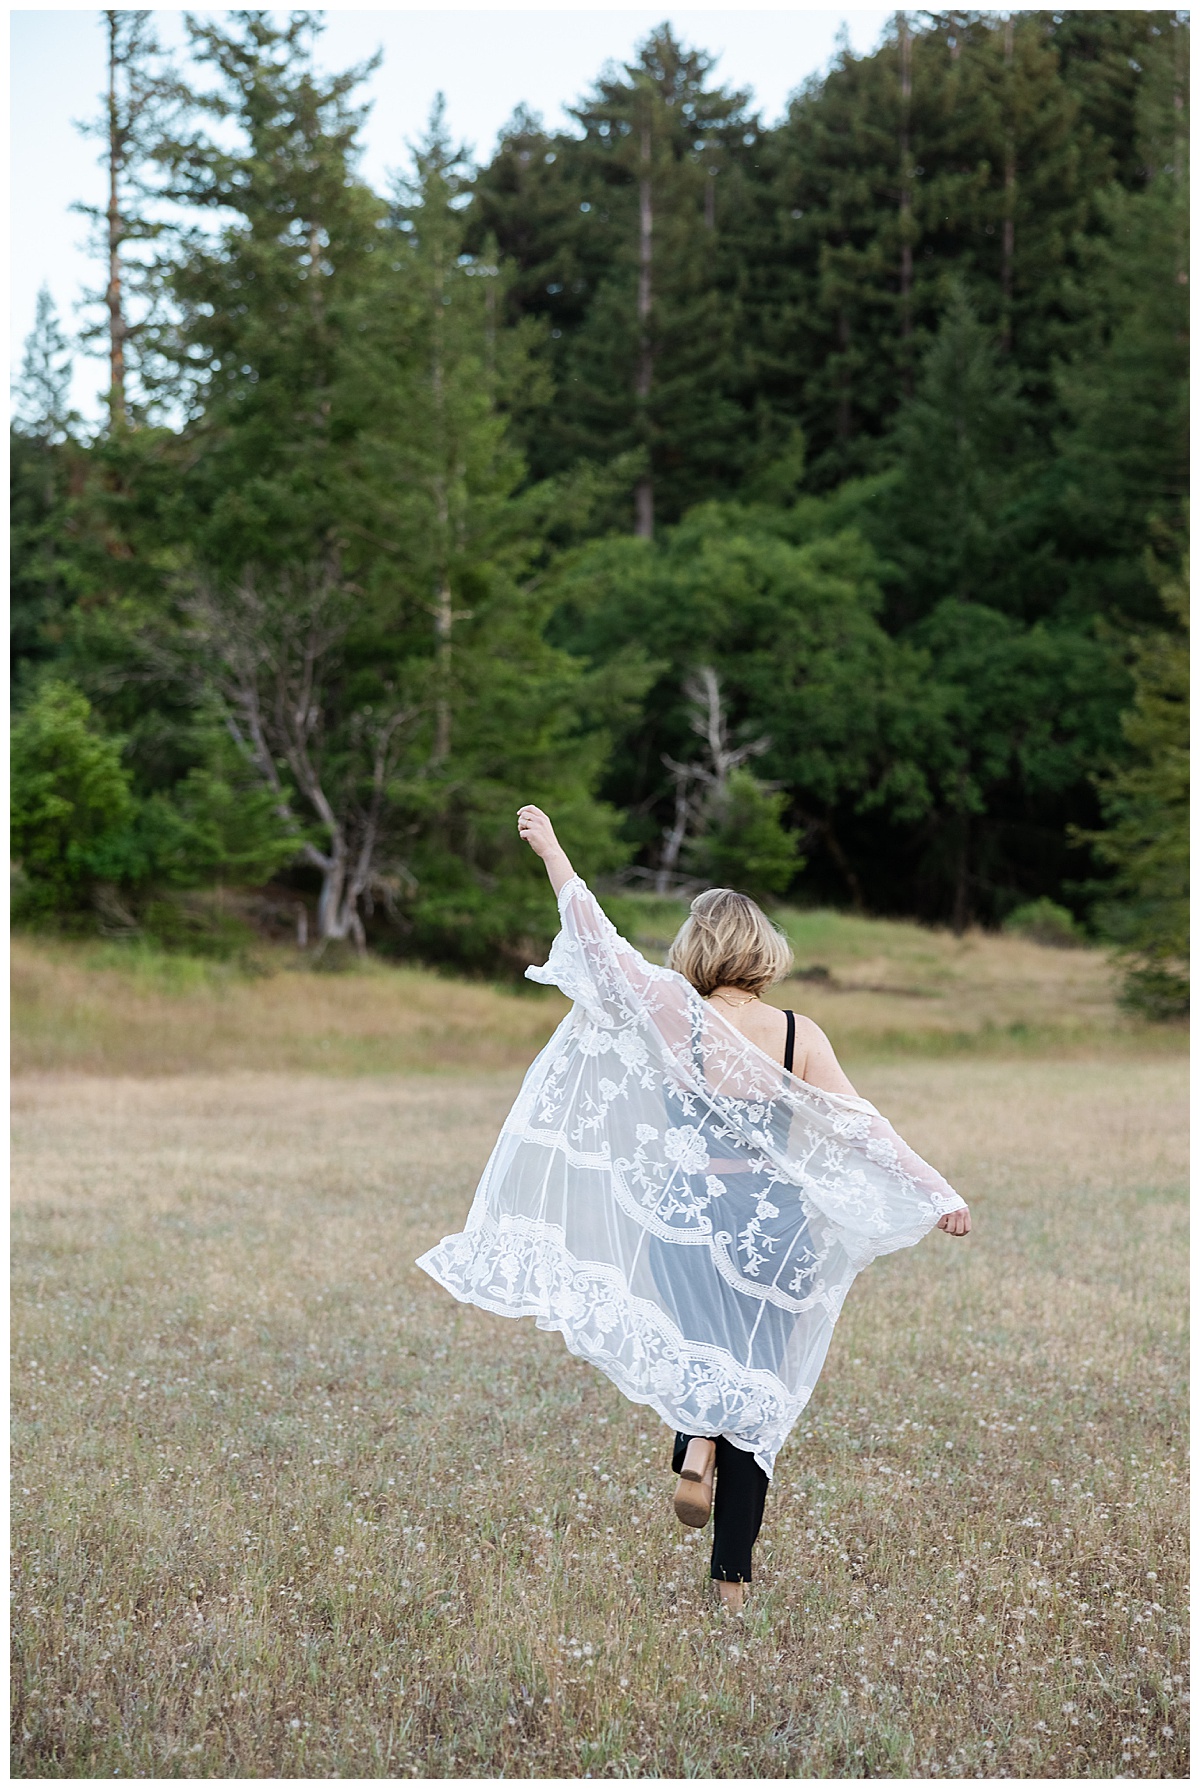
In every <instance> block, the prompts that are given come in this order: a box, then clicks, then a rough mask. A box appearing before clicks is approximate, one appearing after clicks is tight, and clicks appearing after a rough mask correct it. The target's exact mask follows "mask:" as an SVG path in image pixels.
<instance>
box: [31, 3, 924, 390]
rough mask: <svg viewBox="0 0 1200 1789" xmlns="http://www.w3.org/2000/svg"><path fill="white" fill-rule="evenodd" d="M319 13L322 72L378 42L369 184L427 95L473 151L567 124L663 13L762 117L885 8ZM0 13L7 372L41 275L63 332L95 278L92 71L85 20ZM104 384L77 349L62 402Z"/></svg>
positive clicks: (860, 42)
mask: <svg viewBox="0 0 1200 1789" xmlns="http://www.w3.org/2000/svg"><path fill="white" fill-rule="evenodd" d="M196 10H197V11H199V9H198V8H197V9H196ZM201 16H204V17H212V16H214V15H213V14H212V13H211V12H205V13H203V14H202V15H201ZM323 16H324V18H325V20H326V30H325V33H324V36H323V37H322V39H321V48H320V51H319V61H320V62H321V63H322V64H323V65H324V66H325V67H328V68H343V67H345V66H348V65H349V64H351V63H354V62H358V61H361V60H362V59H363V58H365V57H367V56H369V55H371V54H372V53H373V52H374V51H375V50H376V49H380V48H381V49H382V50H383V62H382V65H381V66H380V68H379V69H378V70H377V71H376V73H375V74H374V75H373V76H372V77H371V79H370V81H369V82H368V83H367V85H366V87H365V88H364V90H363V91H364V96H365V97H366V98H367V99H369V100H370V101H372V102H373V104H372V107H371V112H370V115H369V117H368V120H367V124H366V127H365V131H364V143H365V155H364V160H363V172H364V174H365V175H366V177H367V179H368V180H370V181H371V182H372V183H373V184H376V185H379V186H384V185H386V183H387V181H388V177H389V175H390V173H391V171H392V170H394V169H397V168H401V167H404V166H405V165H406V164H407V161H408V152H407V145H408V143H410V142H411V141H412V140H413V138H414V137H416V136H417V135H419V134H420V132H421V129H422V127H423V125H424V124H425V122H426V120H427V118H428V116H429V110H430V106H431V105H432V102H433V99H434V96H435V94H437V93H438V92H439V91H441V92H443V93H444V94H445V96H446V107H447V118H448V123H449V126H450V129H451V132H452V133H453V134H454V136H455V137H457V138H458V139H459V140H465V141H466V142H467V143H468V144H469V145H470V146H471V147H472V148H473V149H474V152H475V154H476V156H477V157H478V158H480V159H483V160H486V159H487V157H488V156H489V155H490V153H491V150H492V148H493V146H494V144H495V141H496V137H497V134H498V132H499V130H500V128H501V126H502V125H503V124H504V123H505V121H506V120H507V119H508V118H509V117H510V116H511V115H512V113H513V111H514V110H515V109H516V107H517V106H518V105H519V104H521V103H522V102H523V103H525V104H526V105H528V106H529V107H530V108H531V109H532V110H533V111H535V112H539V113H540V114H541V115H542V118H543V120H544V121H545V123H546V125H547V126H548V127H549V128H551V129H554V128H555V127H558V126H566V125H568V124H569V122H570V120H569V119H568V118H567V116H566V113H565V111H564V107H565V106H567V105H570V104H571V103H572V101H574V100H576V99H578V98H579V96H580V95H581V94H583V93H584V92H585V91H587V89H588V88H589V87H590V85H591V83H592V81H593V80H594V78H595V76H596V75H597V74H598V73H599V71H600V69H601V68H602V67H603V66H604V64H605V63H606V62H607V61H609V60H610V59H612V60H615V61H618V62H621V61H626V60H629V59H631V58H632V55H633V53H634V49H635V46H636V45H637V44H638V43H639V42H640V41H641V39H642V38H643V37H645V36H646V34H647V33H648V32H649V31H651V30H652V29H653V28H654V27H655V26H656V25H658V24H660V23H662V21H663V20H664V18H665V19H667V20H668V21H669V22H670V24H671V26H672V28H673V29H674V31H675V33H676V35H677V36H678V37H680V38H682V39H683V40H684V41H685V42H686V43H689V44H692V45H695V46H697V47H699V48H702V49H706V50H708V51H709V52H710V53H711V54H713V55H715V56H717V58H718V61H717V64H716V68H715V71H714V78H715V79H716V80H718V81H721V82H724V83H725V84H727V85H729V86H731V87H735V88H749V89H750V90H751V92H752V94H753V96H754V104H755V105H756V106H757V107H758V109H759V110H760V112H761V114H762V117H763V120H764V122H766V123H773V122H775V120H776V119H778V118H779V117H780V115H781V114H782V112H783V111H784V109H785V107H786V104H787V99H788V95H789V94H790V93H791V92H792V91H793V90H794V89H795V88H796V87H798V86H799V85H800V84H801V83H802V82H803V81H804V80H805V79H806V78H807V77H808V76H809V75H811V74H814V73H818V72H820V71H821V70H823V69H824V68H826V67H827V66H828V64H829V62H830V59H831V58H832V56H833V55H834V53H835V51H836V48H837V42H838V36H839V33H840V32H841V31H843V30H844V31H845V33H846V35H847V37H848V40H849V43H850V45H851V47H852V48H853V49H855V50H856V51H859V52H866V51H869V50H871V49H872V48H874V46H875V45H876V43H878V41H879V39H880V37H881V35H882V33H883V31H884V28H885V26H886V24H887V20H888V18H889V17H890V16H891V15H890V12H887V11H884V10H882V9H878V10H866V9H861V10H852V11H844V10H843V11H825V10H819V9H815V8H814V9H804V8H796V7H784V6H782V5H777V6H775V7H773V8H772V7H761V8H760V7H753V8H750V7H746V8H737V9H730V8H728V7H724V8H722V7H715V6H714V7H711V8H696V7H689V8H685V9H682V10H674V9H670V10H667V11H665V12H663V11H660V10H657V9H650V10H633V9H630V8H627V7H615V6H614V7H608V8H604V7H597V6H596V5H595V4H594V3H593V4H591V5H587V6H584V5H580V6H578V7H576V6H574V5H571V4H566V5H564V4H562V3H561V0H560V3H559V4H557V5H555V6H543V7H542V8H540V9H533V8H530V9H525V10H520V11H516V10H511V9H508V8H503V7H499V6H492V7H478V6H477V7H476V8H474V9H470V10H468V9H466V8H458V7H454V6H450V5H445V6H442V7H441V8H439V9H437V10H417V9H409V8H403V7H391V8H388V9H386V10H376V11H360V10H357V9H350V8H326V9H325V11H324V15H323ZM9 17H10V21H11V46H10V47H11V62H10V78H11V83H12V105H11V132H12V147H11V164H10V166H11V180H12V199H11V231H12V253H11V267H12V275H11V296H10V320H11V330H10V340H11V351H12V356H13V366H14V370H15V368H16V367H17V366H18V365H19V363H20V354H21V345H22V343H23V341H24V338H25V336H26V334H27V333H28V331H29V329H30V327H31V325H32V322H33V315H34V306H35V303H36V299H37V293H38V288H39V287H40V286H41V285H42V284H43V282H44V283H45V284H47V285H48V286H49V288H50V291H51V294H52V296H53V298H54V301H55V303H56V305H57V306H58V311H59V316H60V319H61V321H62V322H63V325H64V327H65V328H66V329H67V330H68V331H73V330H74V329H76V328H78V326H79V323H80V321H81V318H80V314H79V312H78V310H77V304H78V300H79V298H80V295H81V293H82V292H83V290H84V289H85V287H87V286H89V285H92V284H94V283H96V280H97V270H96V269H95V267H94V266H93V264H92V263H91V262H90V261H89V258H88V256H87V254H86V252H85V249H84V239H85V236H86V232H87V223H86V220H85V219H84V218H82V217H80V216H79V215H78V214H77V213H73V212H72V211H71V209H70V207H71V204H72V201H74V200H77V199H83V200H86V201H88V202H97V201H101V202H102V200H103V191H104V175H103V171H102V169H101V167H100V165H99V163H98V161H97V156H98V153H99V149H100V145H99V143H97V142H96V141H95V140H94V139H90V138H86V137H83V136H81V134H80V133H79V131H78V130H77V129H75V127H74V121H75V120H78V119H82V118H90V117H93V116H94V115H95V114H96V113H97V111H98V100H99V95H100V93H101V91H102V88H103V85H104V78H105V70H104V38H103V32H102V27H101V18H102V15H101V13H99V12H77V11H68V10H65V9H63V10H57V9H51V8H49V7H45V8H39V9H37V10H33V9H30V10H23V11H14V12H12V13H10V15H9ZM155 23H156V25H157V27H158V31H159V35H160V38H161V39H162V41H163V42H164V44H165V45H167V46H179V47H182V45H183V43H184V41H185V38H184V31H183V25H182V12H181V11H180V10H176V9H171V10H165V9H155ZM104 377H105V374H104V366H103V363H102V362H101V361H100V360H98V359H93V358H87V357H84V356H83V355H80V356H79V357H78V359H77V360H76V367H75V386H74V391H73V401H74V403H75V405H76V407H77V408H78V409H79V410H80V411H81V413H82V414H84V415H85V416H88V417H94V416H96V415H97V413H98V407H97V397H98V394H99V392H100V390H101V389H102V387H103V383H104Z"/></svg>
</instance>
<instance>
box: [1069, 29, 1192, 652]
mask: <svg viewBox="0 0 1200 1789" xmlns="http://www.w3.org/2000/svg"><path fill="white" fill-rule="evenodd" d="M1185 49H1186V44H1185V41H1184V37H1183V33H1182V32H1180V31H1172V32H1170V33H1165V34H1164V35H1163V37H1162V39H1161V40H1159V42H1158V43H1157V44H1156V45H1155V46H1154V47H1153V49H1152V51H1151V53H1150V55H1149V56H1148V66H1147V69H1146V71H1145V79H1144V81H1143V84H1142V87H1141V89H1140V93H1139V98H1138V107H1137V111H1138V121H1139V132H1138V142H1139V148H1140V154H1141V162H1142V179H1141V181H1140V182H1139V184H1138V185H1137V186H1135V187H1134V188H1133V189H1132V190H1126V189H1125V188H1124V187H1121V186H1118V185H1115V184H1114V185H1113V186H1112V187H1111V188H1110V189H1109V190H1108V192H1107V193H1106V194H1105V195H1104V198H1103V202H1102V209H1103V212H1104V215H1105V219H1106V222H1107V225H1108V230H1107V234H1106V235H1105V236H1104V237H1102V238H1099V239H1098V240H1097V241H1096V242H1095V243H1094V245H1093V246H1092V247H1091V249H1090V251H1089V254H1088V258H1087V274H1088V278H1087V285H1086V303H1087V330H1088V334H1087V340H1086V346H1085V347H1084V348H1083V349H1081V351H1080V352H1079V353H1078V354H1077V355H1076V356H1075V357H1074V359H1073V360H1072V361H1071V362H1070V363H1069V364H1068V365H1067V366H1066V367H1065V368H1064V369H1063V371H1062V374H1061V377H1060V390H1061V395H1062V400H1063V404H1064V408H1065V410H1066V412H1067V418H1068V422H1067V426H1066V427H1065V428H1064V429H1063V431H1062V433H1061V435H1060V437H1059V441H1058V448H1059V453H1058V459H1057V463H1056V465H1055V467H1054V469H1053V474H1052V476H1051V478H1050V479H1049V481H1048V484H1047V490H1046V496H1045V503H1046V511H1045V514H1044V521H1043V526H1044V527H1045V529H1046V531H1047V533H1048V534H1051V535H1052V536H1054V537H1056V538H1055V542H1054V544H1055V548H1056V556H1057V558H1058V560H1059V564H1060V567H1061V570H1060V577H1061V579H1062V582H1063V584H1064V586H1065V590H1064V596H1063V601H1064V604H1065V605H1067V606H1068V607H1069V608H1070V609H1071V610H1072V611H1074V612H1076V613H1081V612H1082V613H1086V612H1095V611H1097V610H1100V611H1101V612H1108V613H1110V614H1113V615H1115V616H1117V617H1122V616H1124V617H1127V618H1131V619H1133V620H1135V621H1143V622H1144V621H1148V620H1151V619H1152V618H1153V617H1154V615H1155V614H1156V612H1157V607H1158V604H1157V597H1156V593H1155V589H1154V586H1153V583H1152V582H1151V581H1150V579H1149V578H1148V576H1147V573H1146V564H1147V559H1146V554H1147V549H1148V548H1149V546H1150V544H1151V540H1152V537H1153V533H1154V531H1155V529H1158V530H1159V531H1161V530H1162V529H1164V528H1165V529H1166V530H1167V533H1168V535H1169V536H1170V537H1171V538H1172V540H1173V541H1174V542H1175V543H1176V544H1175V546H1174V549H1173V550H1174V551H1176V552H1177V551H1178V550H1179V543H1180V542H1181V541H1182V540H1183V538H1184V536H1185V533H1186V527H1185V521H1184V514H1185V504H1186V499H1187V488H1188V448H1187V426H1188V388H1187V374H1188V346H1187V344H1188V180H1187V155H1186V147H1185V146H1186V134H1187V62H1186V58H1185V55H1184V51H1185ZM1084 298H1085V293H1084V292H1083V291H1081V293H1080V300H1081V303H1082V302H1083V301H1084Z"/></svg>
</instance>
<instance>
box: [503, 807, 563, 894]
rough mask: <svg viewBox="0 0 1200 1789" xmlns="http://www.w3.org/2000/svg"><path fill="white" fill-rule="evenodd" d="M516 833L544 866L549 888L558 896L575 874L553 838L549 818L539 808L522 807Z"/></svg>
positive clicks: (560, 847)
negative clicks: (534, 852)
mask: <svg viewBox="0 0 1200 1789" xmlns="http://www.w3.org/2000/svg"><path fill="white" fill-rule="evenodd" d="M517 831H518V832H519V833H520V835H521V837H522V838H523V839H524V840H525V843H526V844H527V845H528V846H529V847H530V849H531V850H533V851H536V853H537V855H538V856H539V857H540V858H541V860H542V862H543V863H544V864H545V866H546V874H547V876H549V878H550V886H551V888H552V889H553V890H554V892H555V894H558V893H559V892H560V891H561V890H562V889H563V888H565V887H566V885H567V883H568V882H569V881H570V880H571V878H572V877H573V876H574V874H575V872H574V870H573V869H572V868H571V860H570V858H569V857H568V856H567V854H566V852H565V851H564V850H563V848H562V846H561V845H560V844H559V842H558V840H557V839H556V838H555V836H554V828H553V827H552V826H551V824H550V821H549V818H548V817H547V815H545V814H543V812H542V810H541V808H535V807H523V808H522V809H521V810H520V812H519V813H518V815H517Z"/></svg>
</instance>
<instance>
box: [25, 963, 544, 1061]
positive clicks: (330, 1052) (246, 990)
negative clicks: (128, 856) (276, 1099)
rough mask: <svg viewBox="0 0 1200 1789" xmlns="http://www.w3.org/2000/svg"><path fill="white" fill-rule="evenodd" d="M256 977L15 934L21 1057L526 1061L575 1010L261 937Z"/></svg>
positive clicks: (537, 991) (537, 995) (528, 991)
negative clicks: (330, 961)
mask: <svg viewBox="0 0 1200 1789" xmlns="http://www.w3.org/2000/svg"><path fill="white" fill-rule="evenodd" d="M260 956H261V959H262V962H263V964H264V965H265V967H266V968H267V970H268V971H269V973H267V974H266V975H263V976H261V977H255V978H253V979H251V978H249V977H247V976H246V975H243V974H239V973H236V972H234V971H230V970H227V969H225V968H223V967H222V966H218V965H207V964H204V963H202V962H197V961H195V960H191V959H188V958H180V957H168V956H163V955H161V954H159V953H156V952H153V951H148V952H138V951H131V950H129V949H126V948H124V947H122V946H109V947H107V949H98V948H97V947H96V946H95V945H84V944H57V945H51V944H48V943H46V942H44V941H42V940H36V939H31V938H20V937H18V938H16V939H14V941H13V950H12V1011H13V1067H14V1070H15V1071H16V1072H18V1073H20V1072H22V1071H24V1070H28V1069H56V1068H66V1069H76V1070H82V1071H83V1072H85V1073H91V1074H128V1075H160V1074H187V1073H191V1072H194V1071H195V1070H204V1071H210V1070H222V1069H269V1070H278V1069H295V1070H306V1069H307V1070H314V1071H316V1072H318V1073H322V1074H389V1073H390V1074H395V1073H397V1072H409V1073H418V1074H419V1073H422V1072H424V1071H426V1070H437V1069H447V1068H462V1067H466V1068H472V1069H480V1070H484V1071H487V1070H493V1069H502V1068H508V1069H515V1068H520V1067H521V1066H523V1065H524V1064H525V1063H528V1062H529V1061H530V1059H531V1058H532V1057H533V1056H534V1055H535V1054H536V1052H537V1051H538V1050H539V1049H540V1048H541V1046H542V1045H543V1044H544V1043H545V1041H546V1039H547V1038H548V1037H549V1035H550V1033H551V1031H552V1030H553V1029H554V1027H555V1025H556V1024H557V1023H558V1021H559V1020H560V1019H561V1018H562V1016H563V1014H564V1013H565V1012H566V1011H567V1001H566V1000H565V999H564V998H563V996H562V995H561V994H559V993H558V992H557V990H555V989H552V988H538V987H534V986H533V985H532V984H527V985H526V987H525V988H521V989H520V990H518V991H511V992H510V991H509V990H508V989H503V990H502V989H498V988H493V987H490V986H488V985H487V984H486V983H483V982H468V981H461V980H456V979H453V978H451V977H450V976H442V975H437V974H435V973H433V972H432V971H430V970H426V969H407V968H405V969H399V968H391V967H386V966H384V965H381V964H378V963H375V962H368V963H367V964H366V965H364V966H363V967H362V968H355V969H351V970H348V971H346V972H345V973H342V974H336V975H335V974H316V973H312V972H309V971H306V970H303V969H300V970H298V969H296V968H295V967H294V963H295V953H294V952H288V951H284V950H280V949H278V948H275V949H272V948H270V947H266V946H264V947H262V948H261V951H260Z"/></svg>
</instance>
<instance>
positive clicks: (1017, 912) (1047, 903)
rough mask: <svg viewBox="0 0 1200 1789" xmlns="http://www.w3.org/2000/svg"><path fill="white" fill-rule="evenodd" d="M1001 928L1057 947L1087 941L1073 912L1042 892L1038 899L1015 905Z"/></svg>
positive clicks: (1070, 946) (1036, 942) (1066, 946)
mask: <svg viewBox="0 0 1200 1789" xmlns="http://www.w3.org/2000/svg"><path fill="white" fill-rule="evenodd" d="M1003 929H1004V930H1005V931H1006V932H1009V933H1012V934H1013V935H1014V936H1015V937H1018V938H1028V939H1030V940H1031V941H1032V942H1033V943H1034V944H1050V945H1054V946H1056V947H1057V948H1058V949H1060V950H1062V949H1068V950H1069V949H1071V948H1073V947H1074V946H1076V945H1081V944H1086V943H1087V941H1088V940H1087V937H1086V935H1085V933H1084V931H1083V928H1082V927H1081V926H1080V924H1079V922H1078V921H1077V920H1076V918H1075V916H1074V914H1072V913H1068V911H1067V909H1066V908H1065V907H1060V906H1059V905H1058V902H1057V901H1052V900H1050V899H1049V898H1048V897H1047V896H1045V895H1043V896H1042V898H1041V899H1040V900H1038V901H1026V902H1025V904H1024V906H1022V907H1015V908H1014V909H1013V911H1012V912H1011V913H1010V914H1009V916H1008V918H1007V919H1006V920H1005V921H1004V928H1003Z"/></svg>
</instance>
